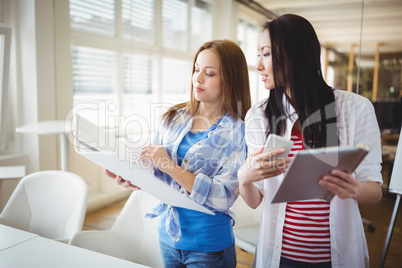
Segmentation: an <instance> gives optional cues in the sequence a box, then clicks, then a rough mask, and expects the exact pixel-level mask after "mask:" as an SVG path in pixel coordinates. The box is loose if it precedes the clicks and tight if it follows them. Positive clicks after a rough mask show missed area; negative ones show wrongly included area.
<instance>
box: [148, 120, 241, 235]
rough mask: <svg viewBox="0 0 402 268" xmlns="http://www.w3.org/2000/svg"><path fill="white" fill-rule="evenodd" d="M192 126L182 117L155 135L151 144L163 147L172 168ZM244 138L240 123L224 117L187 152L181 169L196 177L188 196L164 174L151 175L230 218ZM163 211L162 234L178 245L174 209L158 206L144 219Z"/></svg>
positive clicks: (176, 219)
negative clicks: (165, 232)
mask: <svg viewBox="0 0 402 268" xmlns="http://www.w3.org/2000/svg"><path fill="white" fill-rule="evenodd" d="M192 124H193V118H189V116H188V115H184V116H183V118H182V119H181V120H180V122H179V123H177V124H176V125H174V126H166V125H162V126H161V127H160V129H159V130H158V131H157V133H156V138H155V142H157V143H159V144H162V145H163V146H164V147H165V149H166V152H167V153H168V155H169V157H170V158H171V159H172V160H173V161H174V162H175V163H176V164H177V163H178V162H177V150H178V148H179V145H180V143H181V141H182V140H183V138H184V137H185V136H186V134H187V133H188V132H189V131H190V129H191V127H192ZM244 135H245V128H244V122H243V121H242V120H237V119H235V118H233V117H232V116H231V115H229V114H226V115H225V116H224V117H223V118H222V120H221V122H220V123H219V125H218V127H217V128H216V129H215V130H213V131H211V132H210V133H209V134H208V137H207V138H205V139H203V140H201V141H200V142H198V143H197V144H195V145H193V146H192V147H191V148H190V149H189V150H188V152H187V154H186V155H185V157H184V159H183V161H182V164H181V167H182V168H184V169H185V170H187V171H189V172H191V173H193V174H195V175H196V177H195V181H194V186H193V189H192V192H191V194H190V193H188V192H187V191H186V190H185V189H184V188H183V187H182V186H181V185H180V184H178V183H177V182H176V181H175V180H174V179H173V178H172V177H170V176H169V175H168V174H166V173H163V172H161V171H160V170H158V169H156V170H155V173H154V175H155V176H157V177H158V178H160V179H161V180H163V181H165V182H166V183H168V184H169V185H171V187H173V188H174V189H176V190H177V191H179V192H181V193H182V194H185V195H187V196H189V197H190V198H191V199H193V200H194V201H195V202H197V203H199V204H201V205H203V206H205V207H206V208H208V209H211V210H212V211H217V212H222V213H225V214H227V215H229V216H231V217H232V218H233V212H231V211H230V210H229V208H230V207H231V206H232V205H233V203H234V202H235V201H236V199H237V197H238V194H239V190H238V188H239V182H238V180H237V170H238V169H239V168H240V166H241V165H242V164H243V162H244V161H245V159H246V155H247V151H246V150H247V149H246V144H245V140H244ZM166 209H168V210H169V211H168V215H167V220H166V231H167V232H168V234H169V236H170V237H171V238H172V240H173V241H178V240H179V239H180V237H181V231H180V222H179V219H178V213H177V211H176V210H175V208H174V207H171V206H168V205H166V204H159V205H158V206H157V207H155V208H154V209H153V210H152V211H150V212H149V213H148V214H147V217H157V216H159V215H160V214H162V213H163V212H164V211H165V210H166Z"/></svg>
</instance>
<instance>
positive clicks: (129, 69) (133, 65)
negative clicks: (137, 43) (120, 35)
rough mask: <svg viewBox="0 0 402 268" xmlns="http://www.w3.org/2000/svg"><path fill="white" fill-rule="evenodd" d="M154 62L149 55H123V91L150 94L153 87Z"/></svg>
mask: <svg viewBox="0 0 402 268" xmlns="http://www.w3.org/2000/svg"><path fill="white" fill-rule="evenodd" d="M153 69H154V62H153V60H152V59H151V58H150V57H149V56H144V55H131V54H125V55H124V78H123V80H124V92H125V93H126V94H129V93H141V94H150V93H152V88H153V79H152V71H153Z"/></svg>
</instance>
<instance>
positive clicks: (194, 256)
mask: <svg viewBox="0 0 402 268" xmlns="http://www.w3.org/2000/svg"><path fill="white" fill-rule="evenodd" d="M159 244H160V248H161V254H162V260H163V265H164V267H165V268H172V267H188V268H210V267H216V268H218V267H222V268H234V267H236V264H237V262H236V248H235V245H234V244H233V245H231V246H230V247H228V248H227V249H224V250H221V251H216V252H203V251H192V250H181V249H175V248H172V247H170V246H168V245H166V244H164V243H162V242H159Z"/></svg>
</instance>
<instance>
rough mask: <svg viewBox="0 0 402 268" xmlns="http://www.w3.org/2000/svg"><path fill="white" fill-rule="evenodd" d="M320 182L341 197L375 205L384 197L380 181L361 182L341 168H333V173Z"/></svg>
mask: <svg viewBox="0 0 402 268" xmlns="http://www.w3.org/2000/svg"><path fill="white" fill-rule="evenodd" d="M319 183H320V185H321V186H323V187H325V188H327V189H328V190H330V191H331V192H333V193H334V194H336V195H337V196H338V197H340V198H341V199H345V198H353V199H355V200H356V201H357V202H359V203H363V204H369V205H375V204H377V203H378V202H380V200H381V198H382V190H381V186H380V184H379V183H378V182H375V181H366V182H360V181H359V180H358V179H356V178H355V177H353V176H352V175H351V174H348V173H346V172H343V171H340V170H333V171H332V172H331V175H328V176H324V177H323V178H322V179H321V180H320V181H319Z"/></svg>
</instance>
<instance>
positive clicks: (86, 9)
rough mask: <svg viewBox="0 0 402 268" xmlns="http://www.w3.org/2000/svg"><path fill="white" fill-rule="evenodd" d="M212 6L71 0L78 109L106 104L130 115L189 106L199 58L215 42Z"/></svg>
mask: <svg viewBox="0 0 402 268" xmlns="http://www.w3.org/2000/svg"><path fill="white" fill-rule="evenodd" d="M95 2H96V3H95ZM212 3H213V1H210V0H161V1H157V0H114V1H113V0H103V1H90V0H87V1H78V0H71V1H70V20H71V29H72V55H73V83H74V104H75V105H77V104H79V103H83V102H89V103H97V102H98V101H104V100H106V103H107V102H115V103H116V105H117V110H118V113H119V114H123V115H128V114H133V113H141V114H149V113H147V112H145V111H144V110H145V109H147V108H146V107H145V106H147V105H148V106H149V105H150V104H151V103H162V102H170V103H171V104H174V103H178V102H180V101H185V100H187V99H188V98H189V95H190V94H189V90H190V88H189V87H190V81H191V64H192V60H193V57H194V53H195V51H196V49H198V47H199V46H200V45H202V44H203V43H204V42H205V41H207V40H211V39H212V26H213V21H212V20H213V16H212V14H213V5H212ZM148 110H149V108H148Z"/></svg>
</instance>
